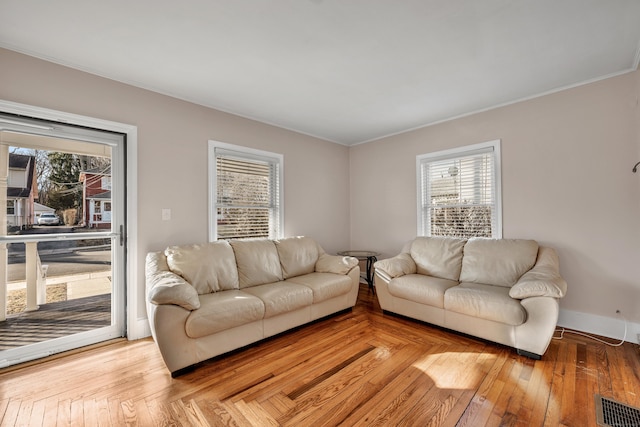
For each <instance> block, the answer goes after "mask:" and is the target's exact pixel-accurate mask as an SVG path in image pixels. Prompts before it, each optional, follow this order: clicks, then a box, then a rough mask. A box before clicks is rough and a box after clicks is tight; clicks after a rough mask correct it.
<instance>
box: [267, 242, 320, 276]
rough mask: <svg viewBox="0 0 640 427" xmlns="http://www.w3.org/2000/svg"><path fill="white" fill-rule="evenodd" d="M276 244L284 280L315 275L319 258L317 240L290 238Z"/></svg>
mask: <svg viewBox="0 0 640 427" xmlns="http://www.w3.org/2000/svg"><path fill="white" fill-rule="evenodd" d="M274 243H275V245H276V249H277V250H278V256H279V257H280V266H281V267H282V277H283V278H285V279H288V278H289V277H295V276H300V275H302V274H308V273H313V271H314V269H315V265H316V261H318V256H319V250H318V245H317V243H316V242H315V240H313V239H311V238H309V237H290V238H288V239H281V240H276V241H275V242H274Z"/></svg>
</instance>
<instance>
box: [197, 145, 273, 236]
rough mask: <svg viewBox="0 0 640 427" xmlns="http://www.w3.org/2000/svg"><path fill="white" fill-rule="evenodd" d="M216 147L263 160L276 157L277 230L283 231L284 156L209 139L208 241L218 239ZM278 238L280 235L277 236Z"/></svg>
mask: <svg viewBox="0 0 640 427" xmlns="http://www.w3.org/2000/svg"><path fill="white" fill-rule="evenodd" d="M216 148H222V149H224V150H229V151H236V152H238V153H239V154H241V155H243V156H249V157H251V156H253V157H255V158H256V159H258V160H264V158H265V157H268V158H270V159H274V158H275V159H277V160H278V161H279V162H280V176H279V182H278V186H279V187H280V191H279V192H278V195H279V201H278V203H279V210H280V216H279V222H280V223H279V224H278V230H280V234H282V233H283V232H284V231H283V230H284V156H283V155H282V154H278V153H273V152H271V151H264V150H258V149H255V148H249V147H243V146H241V145H235V144H229V143H226V142H220V141H214V140H209V153H208V158H209V215H208V218H209V241H210V242H213V241H216V240H218V221H217V220H216V215H215V212H216V200H217V194H218V186H217V182H218V180H217V171H216ZM277 237H278V238H280V237H282V235H280V236H277Z"/></svg>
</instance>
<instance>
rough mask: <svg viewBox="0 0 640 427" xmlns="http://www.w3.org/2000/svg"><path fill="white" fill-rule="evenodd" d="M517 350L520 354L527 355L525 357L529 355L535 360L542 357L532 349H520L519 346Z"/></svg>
mask: <svg viewBox="0 0 640 427" xmlns="http://www.w3.org/2000/svg"><path fill="white" fill-rule="evenodd" d="M516 351H517V352H518V355H519V356H525V357H528V358H529V359H534V360H540V359H542V356H541V355H539V354H535V353H531V352H530V351H525V350H520V349H519V348H517V349H516Z"/></svg>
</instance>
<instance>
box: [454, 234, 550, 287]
mask: <svg viewBox="0 0 640 427" xmlns="http://www.w3.org/2000/svg"><path fill="white" fill-rule="evenodd" d="M537 255H538V243H537V242H536V241H535V240H523V239H486V238H473V239H470V240H469V241H468V242H467V244H466V245H465V246H464V259H463V260H462V272H461V273H460V281H461V282H471V283H482V284H485V285H495V286H506V287H511V286H513V285H514V284H515V283H516V282H517V281H518V279H519V278H520V277H521V276H522V275H523V274H524V273H526V272H527V271H529V270H530V269H531V267H533V265H534V264H535V262H536V257H537Z"/></svg>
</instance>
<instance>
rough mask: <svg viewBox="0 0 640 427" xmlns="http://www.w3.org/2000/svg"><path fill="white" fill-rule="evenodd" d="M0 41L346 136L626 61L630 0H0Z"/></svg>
mask: <svg viewBox="0 0 640 427" xmlns="http://www.w3.org/2000/svg"><path fill="white" fill-rule="evenodd" d="M0 16H1V17H2V21H1V22H2V23H1V24H0V46H1V47H5V48H7V49H11V50H15V51H18V52H23V53H26V54H28V55H32V56H36V57H39V58H43V59H47V60H49V61H53V62H56V63H59V64H63V65H66V66H70V67H73V68H76V69H80V70H84V71H87V72H90V73H93V74H97V75H100V76H104V77H107V78H110V79H114V80H117V81H121V82H124V83H128V84H131V85H135V86H138V87H142V88H146V89H150V90H153V91H156V92H160V93H163V94H167V95H171V96H174V97H176V98H180V99H184V100H187V101H191V102H194V103H197V104H201V105H205V106H208V107H212V108H216V109H219V110H222V111H227V112H230V113H233V114H237V115H240V116H243V117H248V118H251V119H255V120H258V121H261V122H265V123H270V124H273V125H276V126H280V127H283V128H287V129H291V130H295V131H297V132H301V133H304V134H308V135H313V136H316V137H319V138H322V139H325V140H329V141H333V142H337V143H340V144H345V145H353V144H358V143H362V142H367V141H371V140H375V139H378V138H381V137H384V136H388V135H393V134H397V133H400V132H403V131H406V130H409V129H414V128H418V127H422V126H426V125H429V124H433V123H437V122H440V121H444V120H448V119H451V118H454V117H459V116H463V115H467V114H471V113H473V112H477V111H481V110H485V109H488V108H492V107H496V106H499V105H505V104H508V103H511V102H515V101H518V100H522V99H526V98H530V97H534V96H538V95H541V94H544V93H548V92H551V91H555V90H560V89H563V88H567V87H571V86H575V85H578V84H583V83H586V82H590V81H594V80H597V79H601V78H605V77H609V76H613V75H617V74H621V73H625V72H629V71H632V70H635V69H637V68H638V62H639V61H640V49H639V42H640V1H639V0H615V1H614V0H520V1H513V0H439V1H438V0H241V1H239V0H226V1H223V0H183V1H176V0H171V1H169V0H135V1H130V0H109V1H87V0H63V1H35V0H0Z"/></svg>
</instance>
